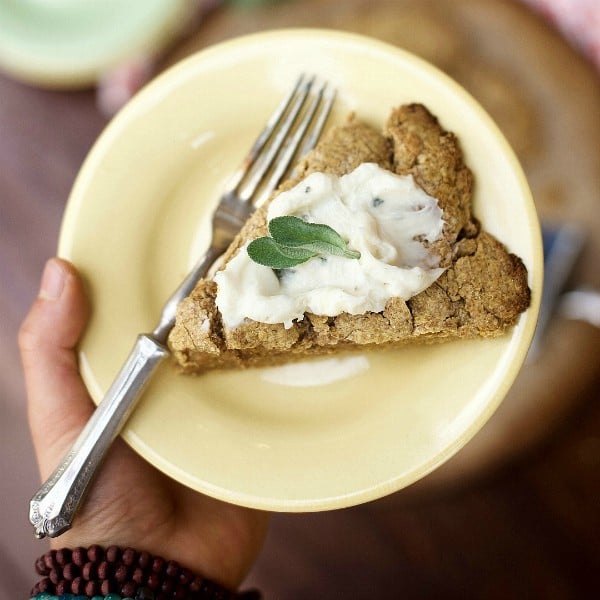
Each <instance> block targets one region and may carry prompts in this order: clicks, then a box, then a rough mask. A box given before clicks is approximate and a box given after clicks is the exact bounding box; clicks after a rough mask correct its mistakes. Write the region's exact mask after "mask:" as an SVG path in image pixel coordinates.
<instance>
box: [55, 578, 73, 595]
mask: <svg viewBox="0 0 600 600" xmlns="http://www.w3.org/2000/svg"><path fill="white" fill-rule="evenodd" d="M55 593H56V595H57V596H60V595H61V594H70V593H71V582H70V581H67V580H66V579H61V580H60V581H59V582H58V583H57V584H56V589H55Z"/></svg>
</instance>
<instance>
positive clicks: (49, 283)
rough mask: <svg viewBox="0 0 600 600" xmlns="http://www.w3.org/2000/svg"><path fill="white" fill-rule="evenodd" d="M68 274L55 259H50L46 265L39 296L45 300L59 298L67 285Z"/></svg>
mask: <svg viewBox="0 0 600 600" xmlns="http://www.w3.org/2000/svg"><path fill="white" fill-rule="evenodd" d="M66 279H67V274H66V272H65V270H64V269H63V268H62V267H61V266H60V264H58V263H57V262H56V261H55V260H53V259H50V260H49V261H48V262H47V263H46V266H45V267H44V274H43V275H42V283H41V285H40V292H39V294H38V295H39V297H40V298H43V299H44V300H58V299H59V298H60V295H61V294H62V291H63V288H64V287H65V281H66Z"/></svg>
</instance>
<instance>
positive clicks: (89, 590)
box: [84, 581, 100, 598]
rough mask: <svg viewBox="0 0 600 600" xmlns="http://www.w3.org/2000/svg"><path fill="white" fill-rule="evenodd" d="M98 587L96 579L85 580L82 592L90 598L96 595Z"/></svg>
mask: <svg viewBox="0 0 600 600" xmlns="http://www.w3.org/2000/svg"><path fill="white" fill-rule="evenodd" d="M99 589H100V584H99V583H98V582H97V581H87V582H86V584H85V590H84V593H85V595H86V596H88V597H89V598H91V597H92V596H96V595H97V594H98V590H99Z"/></svg>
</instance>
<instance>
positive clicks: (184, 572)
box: [178, 567, 194, 585]
mask: <svg viewBox="0 0 600 600" xmlns="http://www.w3.org/2000/svg"><path fill="white" fill-rule="evenodd" d="M178 579H179V583H181V585H188V583H190V582H191V581H192V580H193V579H194V574H193V573H192V572H191V571H190V570H189V569H186V568H185V567H183V568H181V569H180V570H179V577H178Z"/></svg>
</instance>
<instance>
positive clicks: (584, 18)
mask: <svg viewBox="0 0 600 600" xmlns="http://www.w3.org/2000/svg"><path fill="white" fill-rule="evenodd" d="M522 2H524V3H525V4H528V5H529V6H531V7H532V8H534V9H535V10H537V11H538V12H540V13H541V14H542V15H544V16H545V17H546V18H547V19H548V20H549V21H550V22H552V23H553V24H554V25H555V26H556V27H557V28H558V29H559V30H560V31H561V32H562V33H563V35H564V36H565V37H566V38H567V39H568V40H570V41H571V43H573V44H574V45H575V46H576V47H577V48H578V49H579V50H580V51H581V52H582V53H583V54H584V55H585V56H587V57H588V58H589V59H590V60H591V61H592V62H593V63H594V64H595V65H596V68H597V69H598V70H599V71H600V0H522Z"/></svg>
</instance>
